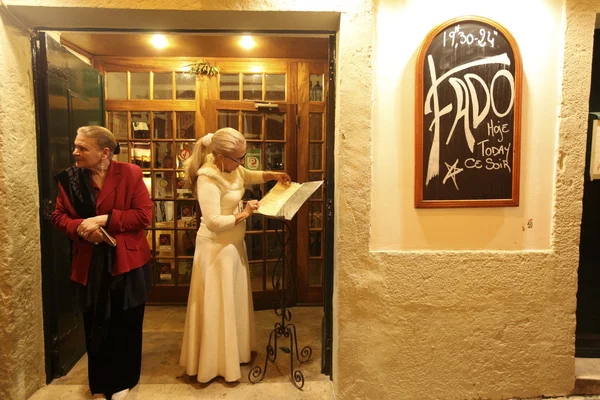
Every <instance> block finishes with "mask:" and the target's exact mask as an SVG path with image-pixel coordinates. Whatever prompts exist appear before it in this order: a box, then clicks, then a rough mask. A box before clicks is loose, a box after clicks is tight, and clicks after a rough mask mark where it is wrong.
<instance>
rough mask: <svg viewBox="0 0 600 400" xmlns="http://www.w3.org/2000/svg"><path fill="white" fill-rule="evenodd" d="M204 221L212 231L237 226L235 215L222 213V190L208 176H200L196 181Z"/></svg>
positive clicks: (221, 230)
mask: <svg viewBox="0 0 600 400" xmlns="http://www.w3.org/2000/svg"><path fill="white" fill-rule="evenodd" d="M196 185H197V186H196V188H197V189H198V190H197V193H198V202H199V203H200V211H201V212H202V221H203V222H204V223H205V224H206V227H207V228H208V229H209V230H210V231H212V232H223V231H226V230H228V229H231V228H233V227H234V226H235V216H234V215H221V190H220V189H219V187H218V186H217V185H216V184H215V182H214V181H213V180H212V179H211V178H209V177H208V176H200V177H198V182H197V183H196Z"/></svg>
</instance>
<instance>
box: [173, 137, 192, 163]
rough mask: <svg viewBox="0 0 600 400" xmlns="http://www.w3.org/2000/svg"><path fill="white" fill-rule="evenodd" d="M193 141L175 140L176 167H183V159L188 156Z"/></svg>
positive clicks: (190, 153) (190, 152)
mask: <svg viewBox="0 0 600 400" xmlns="http://www.w3.org/2000/svg"><path fill="white" fill-rule="evenodd" d="M194 143H195V142H177V143H176V148H177V168H178V169H183V166H184V163H185V160H187V159H188V158H190V155H192V150H193V149H194Z"/></svg>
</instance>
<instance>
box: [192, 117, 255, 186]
mask: <svg viewBox="0 0 600 400" xmlns="http://www.w3.org/2000/svg"><path fill="white" fill-rule="evenodd" d="M245 144H246V139H245V138H244V135H242V134H241V133H240V132H238V131H237V130H235V129H233V128H222V129H219V130H218V131H216V132H215V133H214V134H213V133H208V134H206V135H205V136H203V137H202V138H201V139H200V140H198V141H197V142H196V144H195V145H194V149H193V150H192V154H191V155H190V157H189V158H188V159H187V160H186V161H185V166H184V168H185V187H186V188H188V189H190V190H191V191H192V193H193V194H194V196H196V197H197V193H196V181H197V180H198V173H197V171H198V169H199V168H200V167H201V166H202V164H204V163H205V162H207V161H209V160H212V158H211V156H212V157H214V156H216V155H217V154H223V155H226V156H230V155H233V154H234V153H235V152H236V151H237V150H239V149H240V147H242V146H244V145H245Z"/></svg>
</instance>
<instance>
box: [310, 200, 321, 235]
mask: <svg viewBox="0 0 600 400" xmlns="http://www.w3.org/2000/svg"><path fill="white" fill-rule="evenodd" d="M308 210H309V213H308V227H309V228H317V229H319V228H322V227H323V212H322V211H321V202H320V201H311V202H309V203H308Z"/></svg>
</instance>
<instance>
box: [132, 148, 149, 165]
mask: <svg viewBox="0 0 600 400" xmlns="http://www.w3.org/2000/svg"><path fill="white" fill-rule="evenodd" d="M150 160H151V153H150V142H131V162H132V163H133V164H136V165H139V166H140V168H150Z"/></svg>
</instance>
